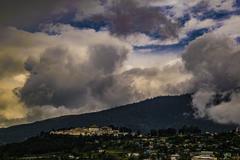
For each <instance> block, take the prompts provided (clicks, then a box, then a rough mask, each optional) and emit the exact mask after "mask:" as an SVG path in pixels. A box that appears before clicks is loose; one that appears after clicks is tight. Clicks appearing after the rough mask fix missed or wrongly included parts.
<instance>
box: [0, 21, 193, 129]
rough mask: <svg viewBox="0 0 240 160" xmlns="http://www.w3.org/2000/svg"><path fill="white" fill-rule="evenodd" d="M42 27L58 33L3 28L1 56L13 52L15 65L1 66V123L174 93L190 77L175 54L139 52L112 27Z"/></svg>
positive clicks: (115, 104) (12, 122)
mask: <svg viewBox="0 0 240 160" xmlns="http://www.w3.org/2000/svg"><path fill="white" fill-rule="evenodd" d="M44 31H45V32H48V33H49V32H50V33H57V34H53V35H48V34H46V33H29V32H26V31H22V30H18V29H15V28H5V29H4V32H3V33H2V32H1V34H2V36H1V42H2V43H1V45H0V57H1V58H0V62H1V64H2V65H3V64H7V63H6V62H9V58H7V59H6V58H5V57H8V56H9V55H10V60H11V61H10V62H12V63H13V65H12V66H16V67H13V68H11V69H8V70H3V71H1V70H0V74H2V79H0V83H1V86H4V87H5V88H3V87H1V89H0V90H1V94H0V99H1V104H0V105H1V106H3V107H1V111H0V119H1V120H2V123H1V124H0V125H1V126H8V125H12V124H18V123H23V122H24V123H25V122H30V121H35V120H40V119H46V118H49V117H55V116H61V115H66V114H79V113H86V112H92V111H99V110H102V109H107V108H109V107H114V106H117V105H121V104H126V103H129V102H134V101H138V100H142V99H145V98H148V97H154V96H159V95H166V94H167V95H169V94H175V93H176V92H173V88H174V86H175V85H178V84H179V83H182V82H183V81H185V80H186V79H189V77H188V76H189V74H187V73H186V72H185V71H184V69H183V63H182V61H181V58H179V56H177V55H176V54H165V55H164V54H163V55H154V54H152V53H147V52H145V53H139V54H140V55H139V56H138V53H132V52H133V50H132V47H131V45H130V44H129V43H127V42H124V41H123V40H122V39H121V38H117V37H115V36H113V35H111V34H110V33H109V32H108V31H100V32H96V31H94V30H89V29H88V30H79V29H76V28H73V27H71V26H68V25H60V24H58V25H48V26H45V28H44ZM148 55H149V57H150V58H149V59H148ZM150 55H151V56H150ZM6 60H8V61H6ZM150 62H151V63H150ZM15 63H16V64H18V65H16V64H15ZM19 66H20V68H21V69H20V70H19V69H18V68H19ZM145 86H149V87H145ZM16 88H18V89H16ZM13 90H14V92H13ZM119 93H121V94H119ZM178 93H179V92H178ZM6 104H9V105H6ZM12 109H14V111H12Z"/></svg>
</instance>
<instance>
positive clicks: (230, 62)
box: [182, 35, 240, 91]
mask: <svg viewBox="0 0 240 160" xmlns="http://www.w3.org/2000/svg"><path fill="white" fill-rule="evenodd" d="M182 57H183V60H184V62H185V66H186V69H187V70H189V71H190V72H191V73H192V74H193V75H194V80H195V83H196V85H197V88H204V87H206V88H210V89H213V90H216V91H226V90H230V89H233V88H235V87H238V86H239V84H240V65H239V61H240V50H239V49H237V46H236V44H235V42H234V40H232V39H229V38H226V37H221V36H215V35H206V36H203V37H201V38H199V39H197V40H196V41H194V42H192V43H191V44H190V45H189V46H188V47H187V50H186V52H185V53H184V54H183V56H182Z"/></svg>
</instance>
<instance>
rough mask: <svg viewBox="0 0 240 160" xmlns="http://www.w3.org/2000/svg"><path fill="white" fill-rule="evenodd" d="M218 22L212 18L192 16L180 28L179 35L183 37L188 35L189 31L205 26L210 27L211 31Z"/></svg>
mask: <svg viewBox="0 0 240 160" xmlns="http://www.w3.org/2000/svg"><path fill="white" fill-rule="evenodd" d="M218 24H219V22H218V21H215V20H212V19H205V20H198V19H197V18H191V19H190V20H189V21H187V22H186V23H185V24H184V26H183V27H182V28H181V29H180V32H179V35H180V36H179V37H181V38H183V37H185V36H187V33H189V32H191V31H194V30H198V29H203V28H208V29H209V30H210V32H211V29H214V27H216V26H217V25H218Z"/></svg>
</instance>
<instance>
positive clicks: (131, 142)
mask: <svg viewBox="0 0 240 160" xmlns="http://www.w3.org/2000/svg"><path fill="white" fill-rule="evenodd" d="M120 130H121V131H123V132H124V133H127V134H125V135H118V136H116V135H111V134H110V135H101V136H96V135H87V136H82V135H78V136H70V135H55V134H50V133H41V134H40V135H39V136H37V137H34V138H30V139H28V140H26V141H24V142H21V143H13V144H7V145H3V146H1V147H0V159H1V160H20V159H21V160H35V159H37V160H70V159H81V160H131V159H136V160H138V159H139V160H140V159H149V160H150V159H152V160H155V159H156V160H160V159H161V160H165V159H166V160H167V159H170V158H171V157H174V156H175V157H176V159H181V160H182V159H183V160H188V159H191V157H193V156H194V155H196V154H198V153H200V152H202V151H211V152H212V153H213V155H214V156H215V157H216V158H218V159H237V158H239V155H240V134H239V133H238V132H236V131H231V132H224V133H208V132H204V133H201V131H200V130H199V129H197V128H196V127H183V128H182V129H180V130H175V129H171V128H169V129H166V130H151V132H149V133H140V132H133V131H131V130H130V129H120Z"/></svg>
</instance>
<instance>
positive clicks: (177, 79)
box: [0, 0, 240, 127]
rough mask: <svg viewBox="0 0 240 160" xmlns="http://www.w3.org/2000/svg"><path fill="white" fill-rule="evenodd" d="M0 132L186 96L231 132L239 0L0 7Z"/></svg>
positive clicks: (43, 1) (238, 98) (29, 0)
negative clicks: (222, 98)
mask: <svg viewBox="0 0 240 160" xmlns="http://www.w3.org/2000/svg"><path fill="white" fill-rule="evenodd" d="M0 10H1V14H0V127H7V126H10V125H15V124H20V123H29V122H33V121H37V120H42V119H47V118H51V117H57V116H62V115H68V114H81V113H87V112H94V111H100V110H103V109H108V108H112V107H116V106H119V105H123V104H127V103H132V102H136V101H140V100H143V99H146V98H150V97H155V96H161V95H181V94H185V93H195V94H194V95H193V107H194V110H195V111H196V113H195V117H196V118H208V119H212V120H213V121H215V122H218V123H236V124H240V93H238V92H234V93H231V96H230V99H231V100H230V101H229V102H224V103H221V104H218V105H214V104H213V103H211V100H212V98H213V97H214V95H215V94H216V93H222V94H227V93H229V91H231V90H234V89H236V88H238V87H239V86H240V66H239V65H240V63H239V62H240V48H239V43H240V30H239V27H240V16H239V14H240V1H239V0H38V1H33V0H17V1H16V0H1V2H0Z"/></svg>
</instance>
